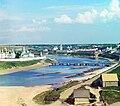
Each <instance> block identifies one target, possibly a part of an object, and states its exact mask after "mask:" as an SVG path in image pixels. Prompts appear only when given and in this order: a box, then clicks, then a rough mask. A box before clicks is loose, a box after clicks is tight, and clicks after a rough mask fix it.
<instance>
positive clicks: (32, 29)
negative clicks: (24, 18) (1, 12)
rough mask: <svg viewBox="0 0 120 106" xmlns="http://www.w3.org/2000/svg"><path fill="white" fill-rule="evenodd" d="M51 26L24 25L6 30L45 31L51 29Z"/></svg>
mask: <svg viewBox="0 0 120 106" xmlns="http://www.w3.org/2000/svg"><path fill="white" fill-rule="evenodd" d="M50 30H51V28H49V27H28V26H22V27H19V28H10V29H7V30H6V32H45V31H50Z"/></svg>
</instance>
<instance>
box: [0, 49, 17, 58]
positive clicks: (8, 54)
mask: <svg viewBox="0 0 120 106" xmlns="http://www.w3.org/2000/svg"><path fill="white" fill-rule="evenodd" d="M15 57H16V54H15V51H14V50H11V49H6V48H4V49H1V50H0V59H14V58H15Z"/></svg>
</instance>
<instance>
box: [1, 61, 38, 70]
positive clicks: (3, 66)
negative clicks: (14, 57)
mask: <svg viewBox="0 0 120 106" xmlns="http://www.w3.org/2000/svg"><path fill="white" fill-rule="evenodd" d="M38 62H40V60H33V61H24V62H0V69H1V70H2V69H8V68H12V67H24V66H29V65H33V64H37V63H38Z"/></svg>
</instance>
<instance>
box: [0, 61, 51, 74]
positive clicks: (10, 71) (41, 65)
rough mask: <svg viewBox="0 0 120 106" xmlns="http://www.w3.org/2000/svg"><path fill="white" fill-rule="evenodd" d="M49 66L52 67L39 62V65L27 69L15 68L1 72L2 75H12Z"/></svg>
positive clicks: (26, 67)
mask: <svg viewBox="0 0 120 106" xmlns="http://www.w3.org/2000/svg"><path fill="white" fill-rule="evenodd" d="M49 65H50V63H43V62H39V63H37V64H33V65H30V66H25V67H13V68H10V69H5V70H0V75H5V74H11V73H15V72H21V71H28V70H33V69H37V68H43V67H47V66H49Z"/></svg>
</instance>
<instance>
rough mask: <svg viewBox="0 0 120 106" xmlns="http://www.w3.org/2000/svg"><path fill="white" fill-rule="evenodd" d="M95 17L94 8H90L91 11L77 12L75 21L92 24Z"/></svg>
mask: <svg viewBox="0 0 120 106" xmlns="http://www.w3.org/2000/svg"><path fill="white" fill-rule="evenodd" d="M96 17H97V11H96V10H95V9H92V10H91V11H88V12H85V13H83V14H82V13H79V14H78V15H77V17H76V19H75V22H77V23H83V24H92V23H93V22H94V20H95V18H96Z"/></svg>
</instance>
